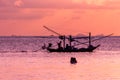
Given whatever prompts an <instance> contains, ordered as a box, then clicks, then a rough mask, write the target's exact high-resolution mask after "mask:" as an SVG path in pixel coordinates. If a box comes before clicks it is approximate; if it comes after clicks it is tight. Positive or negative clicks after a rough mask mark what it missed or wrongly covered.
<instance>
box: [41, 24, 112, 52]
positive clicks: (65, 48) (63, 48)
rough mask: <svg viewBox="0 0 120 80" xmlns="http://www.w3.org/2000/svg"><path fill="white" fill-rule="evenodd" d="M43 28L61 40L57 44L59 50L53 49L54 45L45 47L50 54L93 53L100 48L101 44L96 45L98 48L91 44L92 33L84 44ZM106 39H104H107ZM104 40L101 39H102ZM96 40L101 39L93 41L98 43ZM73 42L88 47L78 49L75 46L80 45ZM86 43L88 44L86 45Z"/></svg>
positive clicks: (50, 44) (49, 44)
mask: <svg viewBox="0 0 120 80" xmlns="http://www.w3.org/2000/svg"><path fill="white" fill-rule="evenodd" d="M43 27H44V28H46V29H47V30H49V31H51V32H53V33H55V34H57V35H59V39H60V40H61V41H60V42H59V43H57V44H58V47H57V48H52V43H48V46H47V47H46V46H45V45H44V46H43V47H44V49H47V50H48V51H49V52H93V51H94V50H95V49H96V48H98V47H99V46H100V44H99V45H96V46H93V45H92V44H91V42H92V40H91V33H89V37H88V41H87V42H84V43H82V42H79V41H77V40H75V39H74V38H72V36H71V35H70V36H69V37H66V36H65V35H61V34H59V33H57V32H55V31H53V30H52V29H50V28H48V27H46V26H43ZM111 35H112V34H110V35H108V36H105V37H109V36H111ZM105 37H102V38H105ZM102 38H100V39H102ZM66 40H68V42H67V43H66ZM96 40H99V39H95V40H93V41H96ZM73 42H77V43H79V44H85V45H87V47H86V48H76V47H75V46H76V45H79V44H76V45H75V44H74V45H73V44H72V43H73ZM86 43H88V44H86Z"/></svg>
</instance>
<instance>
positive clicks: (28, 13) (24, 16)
mask: <svg viewBox="0 0 120 80" xmlns="http://www.w3.org/2000/svg"><path fill="white" fill-rule="evenodd" d="M0 12H1V14H0V19H1V20H31V19H42V18H44V17H47V16H50V15H52V14H53V13H54V10H43V9H34V8H33V9H31V8H25V9H21V8H14V9H11V8H0Z"/></svg>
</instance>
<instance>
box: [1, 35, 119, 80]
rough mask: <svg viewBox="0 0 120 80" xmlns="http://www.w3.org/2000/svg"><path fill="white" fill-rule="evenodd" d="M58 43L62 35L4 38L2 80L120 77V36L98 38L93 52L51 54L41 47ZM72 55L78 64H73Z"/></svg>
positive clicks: (96, 79)
mask: <svg viewBox="0 0 120 80" xmlns="http://www.w3.org/2000/svg"><path fill="white" fill-rule="evenodd" d="M79 41H81V42H86V41H87V40H85V39H82V40H81V39H80V40H79ZM57 42H59V39H58V38H45V37H42V38H41V37H4V36H2V37H0V80H120V37H119V36H114V37H107V38H104V39H101V40H98V41H94V42H93V43H92V44H93V45H98V44H100V45H101V46H100V47H99V48H97V49H96V50H95V51H94V52H92V53H89V52H78V53H50V52H48V51H46V50H43V49H42V48H41V47H42V46H43V44H46V45H47V43H52V44H54V45H53V46H54V47H57V46H56V44H57ZM74 44H77V43H74ZM77 47H86V45H82V44H81V45H79V46H77ZM71 57H76V59H77V63H76V64H70V58H71Z"/></svg>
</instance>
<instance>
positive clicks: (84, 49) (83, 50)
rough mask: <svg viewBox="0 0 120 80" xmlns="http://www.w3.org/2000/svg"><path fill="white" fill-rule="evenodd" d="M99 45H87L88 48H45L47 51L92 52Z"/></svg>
mask: <svg viewBox="0 0 120 80" xmlns="http://www.w3.org/2000/svg"><path fill="white" fill-rule="evenodd" d="M99 46H100V45H97V46H95V47H92V48H91V47H90V48H89V47H88V48H80V49H52V48H48V49H47V50H48V51H49V52H93V51H94V50H95V49H96V48H98V47H99Z"/></svg>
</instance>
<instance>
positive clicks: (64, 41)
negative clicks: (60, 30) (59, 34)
mask: <svg viewBox="0 0 120 80" xmlns="http://www.w3.org/2000/svg"><path fill="white" fill-rule="evenodd" d="M63 49H65V35H64V36H63Z"/></svg>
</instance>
